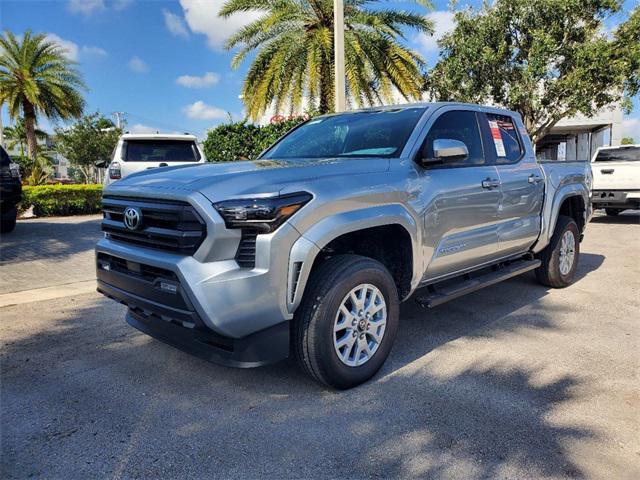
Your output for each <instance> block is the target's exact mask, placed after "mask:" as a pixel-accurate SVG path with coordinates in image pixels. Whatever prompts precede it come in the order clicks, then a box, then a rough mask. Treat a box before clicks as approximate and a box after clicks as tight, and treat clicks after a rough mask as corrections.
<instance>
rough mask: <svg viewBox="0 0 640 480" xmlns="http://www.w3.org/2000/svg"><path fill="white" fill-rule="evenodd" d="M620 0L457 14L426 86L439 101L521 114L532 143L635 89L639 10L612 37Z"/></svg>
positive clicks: (541, 1) (525, 1)
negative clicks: (608, 26)
mask: <svg viewBox="0 0 640 480" xmlns="http://www.w3.org/2000/svg"><path fill="white" fill-rule="evenodd" d="M620 8H621V1H620V0H495V1H494V2H492V3H485V4H484V5H483V7H482V8H481V9H479V10H471V9H467V10H464V11H462V12H459V13H457V14H456V16H455V18H456V22H457V25H456V28H455V29H454V30H453V31H452V32H451V33H449V34H447V35H445V36H444V37H443V38H442V39H441V40H440V42H439V45H440V47H441V48H442V50H441V53H440V59H439V61H438V63H437V64H436V66H435V67H434V68H433V69H432V70H431V71H430V72H429V73H428V75H427V76H426V89H427V91H428V92H429V93H431V95H432V96H433V97H434V98H435V99H437V100H442V101H462V102H474V103H490V104H496V105H500V106H504V107H506V108H509V109H511V110H515V111H517V112H519V113H520V114H521V115H522V118H523V120H524V123H525V126H526V127H527V129H528V131H529V133H530V135H531V137H532V140H533V141H534V142H535V141H537V140H538V139H540V138H541V137H543V136H544V135H545V134H546V133H547V132H548V131H549V130H550V129H551V127H553V126H554V125H555V124H556V123H557V122H558V121H559V120H560V119H561V118H563V117H566V116H571V115H574V114H576V113H582V114H584V115H587V116H588V115H593V114H594V113H595V112H596V111H597V110H598V109H600V108H602V107H604V106H606V105H609V104H611V103H614V102H619V101H624V99H625V98H627V97H628V96H633V95H636V94H637V93H638V91H639V90H640V8H636V9H635V10H634V11H633V12H632V14H631V15H630V17H629V18H628V19H627V20H626V21H625V22H623V23H622V24H621V25H620V26H619V27H618V28H617V29H616V30H615V31H614V32H613V33H612V34H611V35H607V33H606V32H605V29H604V26H603V20H604V19H605V18H607V17H608V16H610V15H612V14H614V13H616V12H618V11H620Z"/></svg>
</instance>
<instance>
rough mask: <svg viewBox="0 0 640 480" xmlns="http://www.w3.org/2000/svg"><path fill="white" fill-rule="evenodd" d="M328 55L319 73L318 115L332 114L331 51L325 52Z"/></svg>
mask: <svg viewBox="0 0 640 480" xmlns="http://www.w3.org/2000/svg"><path fill="white" fill-rule="evenodd" d="M327 53H328V55H327V56H326V57H325V59H324V62H322V66H321V73H320V102H319V105H318V113H320V114H324V113H329V112H333V108H334V105H333V103H334V100H333V87H334V85H333V65H334V63H333V49H331V51H330V52H327Z"/></svg>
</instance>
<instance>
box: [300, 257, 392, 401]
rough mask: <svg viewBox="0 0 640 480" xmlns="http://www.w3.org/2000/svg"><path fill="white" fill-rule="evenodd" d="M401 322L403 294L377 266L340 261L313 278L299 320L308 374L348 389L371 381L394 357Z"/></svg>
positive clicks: (360, 259)
mask: <svg viewBox="0 0 640 480" xmlns="http://www.w3.org/2000/svg"><path fill="white" fill-rule="evenodd" d="M398 322H399V300H398V291H397V289H396V285H395V283H394V281H393V278H392V277H391V275H390V274H389V272H388V270H387V269H386V268H385V267H384V266H383V265H382V264H381V263H380V262H377V261H376V260H373V259H370V258H366V257H361V256H358V255H339V256H336V257H333V258H331V259H329V260H327V261H326V262H324V263H323V264H321V265H320V266H319V267H318V269H317V270H316V271H315V272H314V273H313V274H312V276H311V278H310V280H309V284H308V285H307V288H306V291H305V294H304V298H303V300H302V304H301V305H300V307H299V308H298V311H297V312H296V315H295V318H294V334H293V343H294V344H293V347H294V350H295V352H296V356H297V357H298V361H299V362H300V364H301V365H302V367H303V369H304V370H305V371H306V372H307V373H308V374H309V375H311V376H312V377H313V378H314V379H315V380H317V381H319V382H321V383H324V384H325V385H328V386H331V387H334V388H338V389H346V388H351V387H354V386H356V385H359V384H360V383H363V382H365V381H367V380H368V379H370V378H371V377H372V376H373V375H375V373H376V372H377V371H378V370H379V369H380V367H381V366H382V364H383V363H384V361H385V360H386V359H387V357H388V356H389V352H390V351H391V346H392V345H393V341H394V339H395V336H396V331H397V329H398Z"/></svg>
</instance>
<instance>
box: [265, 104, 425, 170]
mask: <svg viewBox="0 0 640 480" xmlns="http://www.w3.org/2000/svg"><path fill="white" fill-rule="evenodd" d="M425 110H426V108H425V107H411V108H397V109H393V110H370V111H365V112H353V113H344V114H340V115H331V116H327V117H320V118H316V119H313V120H310V121H309V122H307V123H305V124H304V125H302V126H300V127H299V128H297V129H295V130H294V131H292V132H291V133H289V134H288V135H286V136H285V137H284V138H283V139H281V140H280V141H279V142H278V143H276V144H275V145H273V146H272V147H271V148H270V149H269V150H267V151H266V152H265V153H264V155H262V157H261V158H263V159H264V158H269V159H287V158H332V157H399V156H400V154H401V152H402V149H403V148H404V145H405V143H407V140H408V139H409V136H410V135H411V132H412V131H413V129H414V128H415V126H416V124H417V123H418V120H419V119H420V117H421V116H422V114H423V113H424V112H425Z"/></svg>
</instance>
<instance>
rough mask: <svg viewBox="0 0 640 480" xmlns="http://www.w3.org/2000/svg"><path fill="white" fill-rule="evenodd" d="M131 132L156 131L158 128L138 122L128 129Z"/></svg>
mask: <svg viewBox="0 0 640 480" xmlns="http://www.w3.org/2000/svg"><path fill="white" fill-rule="evenodd" d="M127 131H128V132H129V133H156V132H157V131H158V129H157V128H153V127H150V126H149V125H143V124H142V123H136V124H135V125H132V126H131V127H130V128H128V129H127Z"/></svg>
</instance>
